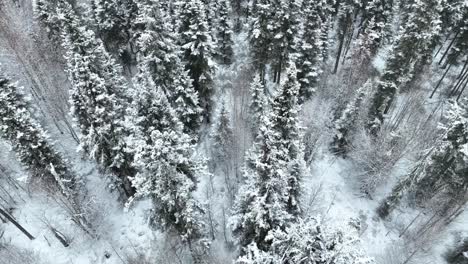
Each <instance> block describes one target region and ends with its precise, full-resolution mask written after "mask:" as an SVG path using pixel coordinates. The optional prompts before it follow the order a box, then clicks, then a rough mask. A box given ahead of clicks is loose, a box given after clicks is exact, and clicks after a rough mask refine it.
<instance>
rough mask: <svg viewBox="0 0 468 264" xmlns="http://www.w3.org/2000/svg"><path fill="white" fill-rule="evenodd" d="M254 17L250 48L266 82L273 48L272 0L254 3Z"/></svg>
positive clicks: (255, 66)
mask: <svg viewBox="0 0 468 264" xmlns="http://www.w3.org/2000/svg"><path fill="white" fill-rule="evenodd" d="M252 6H253V9H254V10H255V11H254V12H253V18H252V22H251V23H252V26H251V28H250V32H249V42H250V49H251V53H252V59H253V66H254V68H255V70H256V71H257V72H258V73H259V74H260V80H261V81H262V83H265V74H266V72H265V71H266V65H267V64H268V63H269V62H270V60H271V56H270V52H271V49H272V41H273V34H272V25H271V23H272V21H273V19H272V16H273V14H272V9H273V4H272V3H271V1H270V0H257V1H255V2H254V3H252Z"/></svg>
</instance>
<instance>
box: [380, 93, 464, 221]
mask: <svg viewBox="0 0 468 264" xmlns="http://www.w3.org/2000/svg"><path fill="white" fill-rule="evenodd" d="M447 123H448V125H447V126H446V127H443V130H444V131H443V135H444V136H443V138H442V140H441V141H440V142H439V143H438V144H437V146H435V147H433V148H432V149H430V150H429V151H428V152H427V153H426V154H425V155H424V156H423V157H422V159H421V160H420V161H419V162H418V164H417V165H416V166H415V167H414V169H413V170H412V171H411V173H410V174H408V175H407V176H406V177H405V178H403V179H402V180H401V181H400V182H399V183H398V184H397V185H396V186H395V187H394V188H393V190H392V192H391V194H390V195H389V196H388V197H387V198H385V199H384V201H383V202H382V203H381V205H380V207H379V208H378V213H379V215H380V216H381V217H382V218H386V217H387V216H388V215H389V214H390V213H391V212H392V211H393V209H395V207H396V206H397V205H398V204H399V202H400V200H401V198H402V197H403V195H404V194H405V192H406V191H407V190H408V189H409V188H412V190H413V191H414V193H415V195H414V196H415V201H416V204H418V205H421V206H424V205H425V204H427V203H428V201H429V200H431V199H434V198H435V197H436V198H437V201H438V204H439V206H440V207H441V208H438V210H442V211H444V210H449V209H450V208H451V207H454V206H456V205H457V204H458V203H460V202H464V198H463V197H464V195H465V194H466V191H467V190H468V178H467V175H468V165H467V164H468V163H467V160H468V153H467V152H468V104H466V102H465V103H464V105H462V104H460V105H459V104H457V103H455V104H454V105H453V108H452V110H451V111H450V113H449V115H448V121H447Z"/></svg>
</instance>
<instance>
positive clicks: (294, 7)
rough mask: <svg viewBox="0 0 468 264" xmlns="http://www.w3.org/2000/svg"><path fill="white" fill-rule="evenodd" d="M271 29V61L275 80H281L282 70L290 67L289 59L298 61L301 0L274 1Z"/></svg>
mask: <svg viewBox="0 0 468 264" xmlns="http://www.w3.org/2000/svg"><path fill="white" fill-rule="evenodd" d="M273 3H274V4H273V5H272V7H273V10H274V11H273V13H274V15H273V16H272V21H271V23H272V24H271V27H272V29H271V31H272V34H273V39H272V50H271V55H270V56H271V62H272V70H273V82H276V83H278V84H279V83H280V82H281V72H282V71H283V70H284V69H286V67H288V63H289V61H293V62H295V61H296V57H297V55H298V42H299V38H298V36H297V32H299V28H300V27H299V26H300V23H299V19H300V8H301V6H300V2H299V1H297V0H292V1H289V0H279V1H277V2H273Z"/></svg>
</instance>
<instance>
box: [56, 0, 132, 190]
mask: <svg viewBox="0 0 468 264" xmlns="http://www.w3.org/2000/svg"><path fill="white" fill-rule="evenodd" d="M57 12H58V17H59V18H60V22H61V27H62V38H63V43H62V44H63V47H64V49H65V50H66V56H65V58H66V60H67V71H68V73H69V78H70V81H71V82H72V86H73V87H72V90H71V91H70V96H71V99H70V102H71V104H72V114H73V116H74V117H75V119H76V121H77V123H78V125H79V128H80V132H81V135H80V148H81V149H82V150H83V151H84V152H86V153H87V154H89V156H90V157H92V158H93V159H95V160H96V161H97V162H98V163H99V164H100V165H102V167H103V168H105V169H109V170H110V171H111V172H112V173H114V174H115V175H117V176H118V177H119V179H120V181H121V184H122V189H123V190H124V191H125V193H126V195H127V196H131V195H132V194H133V189H132V188H131V185H130V182H129V180H128V177H130V176H133V174H134V173H135V171H134V168H133V166H132V164H131V162H132V157H131V155H129V153H128V152H127V151H126V149H125V148H126V144H125V142H124V139H125V137H126V133H127V131H126V130H125V127H124V126H123V122H122V121H123V114H124V110H125V105H126V103H127V95H126V92H127V89H128V88H127V83H126V80H125V79H124V77H123V76H122V75H121V74H122V69H121V67H120V66H119V65H118V64H117V63H116V62H115V60H114V59H113V58H112V57H111V56H110V54H109V53H107V52H106V51H105V49H104V46H103V44H102V42H100V41H99V40H97V39H96V38H95V35H94V33H93V32H92V31H90V30H88V29H86V27H85V26H82V23H83V22H82V21H81V20H80V19H79V18H78V17H77V16H76V14H75V13H74V11H73V10H72V8H71V6H70V5H69V4H67V3H60V4H59V6H58V9H57Z"/></svg>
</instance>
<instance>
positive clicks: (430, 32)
mask: <svg viewBox="0 0 468 264" xmlns="http://www.w3.org/2000/svg"><path fill="white" fill-rule="evenodd" d="M408 5H409V6H408V9H409V11H408V12H409V13H408V18H407V21H406V23H405V24H404V25H403V28H402V30H401V33H400V36H399V38H398V39H397V40H396V42H395V44H394V45H393V50H392V51H391V54H390V57H389V58H388V60H387V64H386V67H385V71H384V73H383V75H382V77H381V78H380V81H379V83H378V85H377V88H376V92H375V95H374V97H373V99H372V101H371V105H370V111H369V123H368V129H369V130H370V131H371V133H372V134H376V133H377V132H378V131H379V130H380V127H381V126H382V123H383V121H384V116H385V114H387V113H388V111H389V110H390V106H391V104H392V102H393V100H394V98H395V96H396V93H397V91H398V89H399V87H400V86H401V85H402V84H404V83H405V82H408V81H410V80H412V79H414V74H415V69H417V68H421V67H422V66H423V65H427V64H428V63H429V59H430V57H432V50H433V49H434V47H435V44H436V43H437V40H438V38H439V35H440V11H441V5H440V0H424V1H417V2H414V3H409V4H408Z"/></svg>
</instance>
